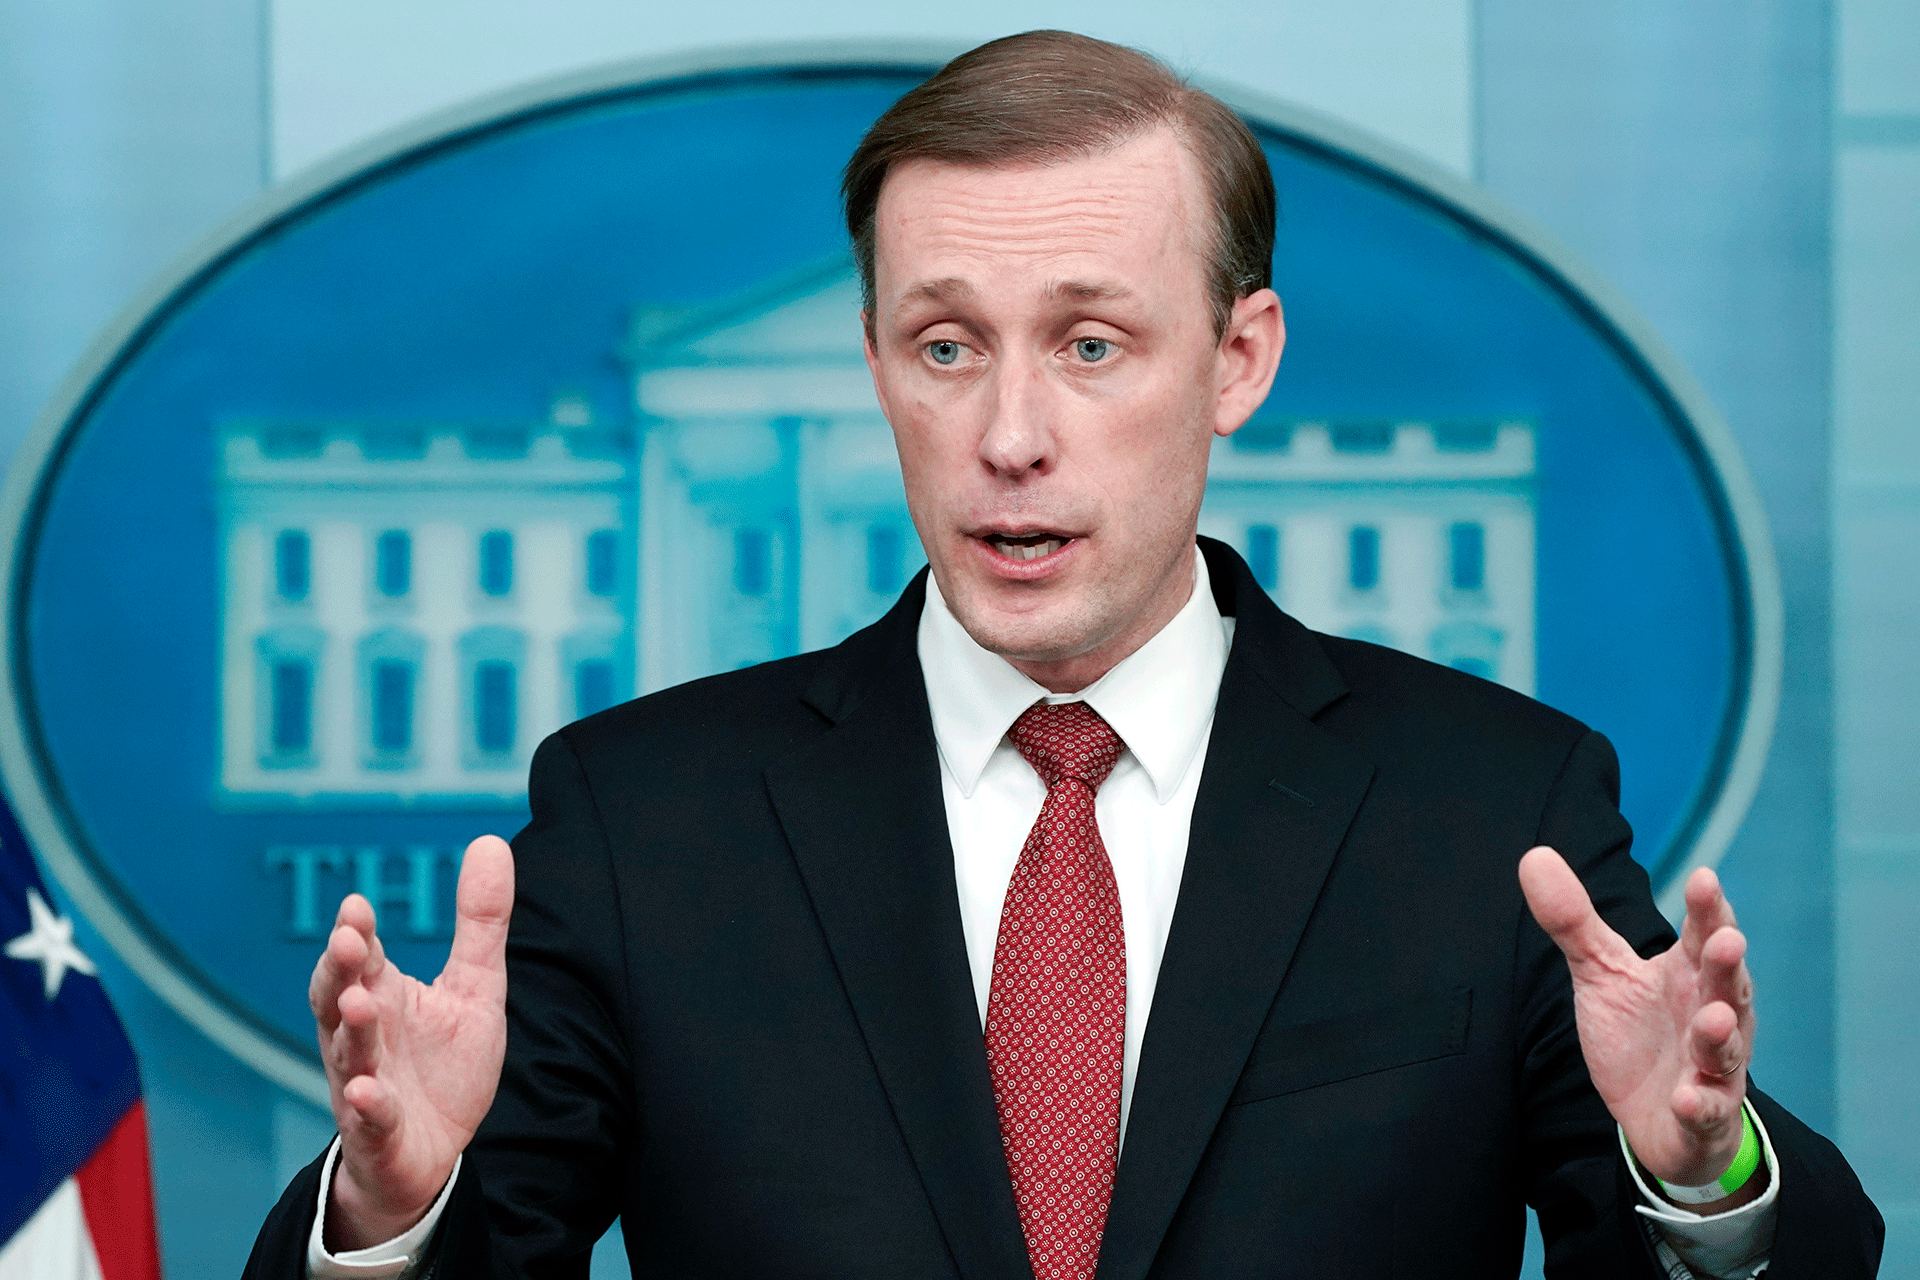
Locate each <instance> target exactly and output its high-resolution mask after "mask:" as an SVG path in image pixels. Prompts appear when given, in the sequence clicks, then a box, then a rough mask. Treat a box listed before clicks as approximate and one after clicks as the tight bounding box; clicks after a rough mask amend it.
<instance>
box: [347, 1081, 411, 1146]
mask: <svg viewBox="0 0 1920 1280" xmlns="http://www.w3.org/2000/svg"><path fill="white" fill-rule="evenodd" d="M340 1096H341V1098H342V1100H344V1101H345V1102H346V1104H347V1107H348V1108H349V1111H348V1114H347V1115H346V1116H343V1117H341V1119H342V1124H341V1133H340V1136H341V1138H342V1139H343V1140H345V1141H348V1142H354V1141H356V1140H357V1141H358V1142H359V1143H362V1144H367V1143H373V1142H378V1141H380V1140H381V1139H383V1138H385V1137H387V1136H388V1135H389V1134H391V1133H392V1132H393V1131H394V1130H395V1129H397V1128H399V1127H400V1104H399V1101H398V1100H397V1099H396V1098H395V1097H394V1096H393V1090H392V1089H389V1088H388V1087H387V1085H386V1083H385V1082H384V1081H382V1080H380V1079H379V1078H378V1077H376V1076H371V1075H364V1076H355V1077H354V1078H353V1079H351V1080H349V1081H347V1083H346V1087H345V1088H343V1089H341V1090H340Z"/></svg>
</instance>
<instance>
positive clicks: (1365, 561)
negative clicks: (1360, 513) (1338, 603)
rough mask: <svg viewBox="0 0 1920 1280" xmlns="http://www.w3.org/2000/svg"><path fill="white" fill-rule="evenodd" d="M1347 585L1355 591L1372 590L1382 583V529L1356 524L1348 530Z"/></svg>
mask: <svg viewBox="0 0 1920 1280" xmlns="http://www.w3.org/2000/svg"><path fill="white" fill-rule="evenodd" d="M1347 585H1349V586H1351V587H1352V588H1353V589H1354V590H1355V591H1372V590H1373V589H1374V588H1375V587H1377V586H1379V585H1380V531H1379V530H1378V529H1376V528H1374V527H1373V526H1372V525H1365V524H1362V525H1355V526H1354V527H1353V528H1352V529H1350V530H1348V531H1347Z"/></svg>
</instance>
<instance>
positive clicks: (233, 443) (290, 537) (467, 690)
mask: <svg viewBox="0 0 1920 1280" xmlns="http://www.w3.org/2000/svg"><path fill="white" fill-rule="evenodd" d="M221 435H222V439H221V462H220V467H221V474H220V480H221V483H220V486H219V491H220V495H221V508H222V509H221V519H220V528H221V538H222V542H223V555H222V570H223V583H222V602H223V617H222V646H223V651H224V652H223V660H222V670H221V692H222V707H221V733H222V738H223V742H222V748H223V749H222V751H221V778H220V783H221V787H220V789H221V793H222V798H223V799H224V800H226V801H227V802H229V803H238V804H246V803H247V802H249V801H253V802H267V803H277V802H285V801H294V802H299V803H314V802H319V803H326V802H343V803H356V802H364V801H366V800H370V799H375V798H378V799H381V800H385V801H396V800H397V801H401V802H421V801H427V802H442V801H460V802H474V801H481V802H484V801H487V800H512V799H514V798H516V797H518V796H521V795H524V794H525V791H526V773H527V765H528V762H529V760H530V758H531V756H532V751H533V748H534V746H535V745H537V743H538V742H539V739H540V737H541V736H543V735H544V734H545V733H546V732H548V731H550V730H551V729H553V728H554V727H556V726H558V725H560V724H562V723H565V722H566V721H568V720H572V719H574V718H576V717H578V716H579V715H582V714H585V713H588V712H591V711H595V710H598V709H600V708H601V707H604V706H607V705H611V704H612V703H613V702H615V701H617V700H619V699H622V698H625V697H627V696H629V690H630V689H631V677H630V675H629V671H630V659H631V643H630V641H629V640H628V638H627V637H628V618H629V616H630V614H631V604H630V600H631V594H632V580H631V553H630V551H629V550H628V544H629V542H630V541H631V534H630V530H631V527H632V517H631V506H632V501H633V494H632V487H631V484H630V483H629V476H630V473H631V469H632V468H631V463H630V460H629V459H630V454H631V444H630V443H629V442H628V441H627V440H626V439H625V438H623V437H621V436H619V435H618V434H616V433H614V432H610V431H608V430H606V429H603V428H601V427H600V426H598V425H597V424H595V423H594V422H593V421H592V418H591V414H590V411H589V410H588V408H587V405H586V404H585V402H584V401H582V400H579V399H576V398H566V397H563V398H562V399H560V400H559V401H557V402H556V403H555V406H554V410H553V413H552V415H551V416H550V418H549V419H548V420H547V421H545V422H541V423H465V424H452V425H441V424H431V423H418V422H347V423H329V422H309V421H241V422H234V423H230V424H227V425H226V427H225V429H224V430H223V431H222V433H221Z"/></svg>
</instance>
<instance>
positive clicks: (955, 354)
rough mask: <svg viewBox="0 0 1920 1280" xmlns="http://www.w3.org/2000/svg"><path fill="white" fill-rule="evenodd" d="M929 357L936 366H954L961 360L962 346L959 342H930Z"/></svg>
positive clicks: (928, 346)
mask: <svg viewBox="0 0 1920 1280" xmlns="http://www.w3.org/2000/svg"><path fill="white" fill-rule="evenodd" d="M927 355H929V356H930V357H932V359H933V362H934V363H935V364H952V363H953V362H954V361H955V360H958V359H959V358H960V344H959V343H957V342H929V343H928V344H927Z"/></svg>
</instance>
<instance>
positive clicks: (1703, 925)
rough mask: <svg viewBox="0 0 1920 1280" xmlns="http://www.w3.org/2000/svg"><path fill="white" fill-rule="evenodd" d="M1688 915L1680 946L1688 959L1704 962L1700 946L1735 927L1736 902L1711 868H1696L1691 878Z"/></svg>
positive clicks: (1682, 926)
mask: <svg viewBox="0 0 1920 1280" xmlns="http://www.w3.org/2000/svg"><path fill="white" fill-rule="evenodd" d="M1686 898H1687V918H1686V922H1685V923H1684V924H1683V925H1681V927H1680V945H1681V946H1682V947H1683V948H1685V950H1686V955H1687V959H1689V960H1691V961H1693V962H1694V963H1695V964H1698V963H1700V948H1701V947H1703V946H1705V945H1706V942H1707V939H1708V938H1711V937H1712V936H1713V935H1714V934H1715V933H1718V932H1719V931H1720V930H1722V929H1727V928H1731V927H1732V926H1733V925H1734V923H1735V921H1734V918H1733V904H1732V903H1730V902H1728V901H1727V895H1726V893H1725V892H1724V891H1723V890H1722V889H1721V888H1720V877H1719V876H1717V875H1715V874H1714V873H1713V868H1711V867H1696V868H1694V872H1693V874H1692V875H1690V876H1688V877H1687V889H1686Z"/></svg>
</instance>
